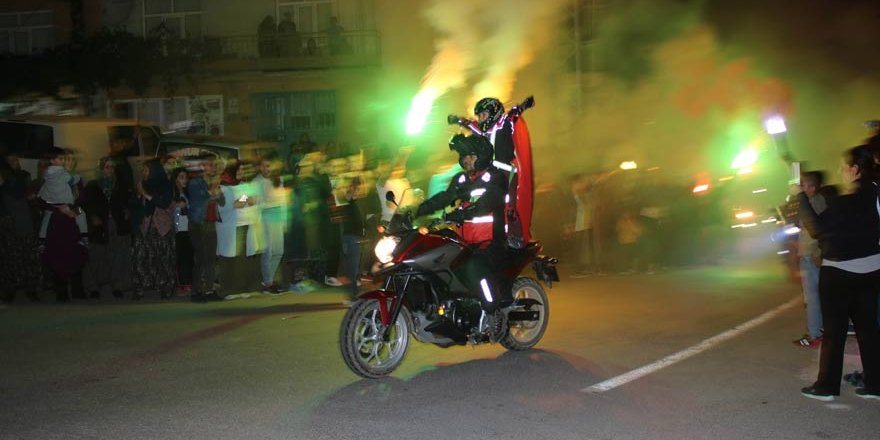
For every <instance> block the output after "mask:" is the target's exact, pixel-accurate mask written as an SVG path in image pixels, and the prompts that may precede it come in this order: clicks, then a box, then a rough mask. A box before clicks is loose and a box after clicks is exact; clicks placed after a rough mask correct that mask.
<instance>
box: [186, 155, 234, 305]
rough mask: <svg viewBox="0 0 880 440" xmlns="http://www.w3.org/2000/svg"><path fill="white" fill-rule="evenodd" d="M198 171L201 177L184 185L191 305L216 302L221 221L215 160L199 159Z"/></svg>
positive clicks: (222, 202)
mask: <svg viewBox="0 0 880 440" xmlns="http://www.w3.org/2000/svg"><path fill="white" fill-rule="evenodd" d="M198 161H199V164H198V168H199V169H200V171H201V173H199V174H196V175H195V176H193V177H192V178H191V179H190V181H189V184H188V185H187V191H188V192H189V237H190V240H191V241H192V246H193V259H194V263H195V264H194V267H193V294H192V295H191V296H190V299H191V300H192V301H194V302H206V301H213V300H218V299H220V297H218V296H217V294H216V293H215V292H214V279H216V277H217V274H216V271H215V269H214V268H215V263H216V261H215V260H216V259H217V232H216V227H215V223H216V222H218V221H220V220H221V219H220V215H219V213H218V210H217V207H218V206H220V205H223V204H224V202H225V199H224V198H223V193H222V192H221V191H220V186H219V184H218V181H217V167H216V166H215V164H214V156H200V157H199V158H198Z"/></svg>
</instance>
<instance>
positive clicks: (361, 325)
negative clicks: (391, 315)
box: [339, 299, 411, 379]
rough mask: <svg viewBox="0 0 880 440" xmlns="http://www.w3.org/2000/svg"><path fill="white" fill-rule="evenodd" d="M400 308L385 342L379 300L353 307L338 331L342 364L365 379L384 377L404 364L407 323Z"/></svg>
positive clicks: (406, 345) (371, 300)
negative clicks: (343, 362)
mask: <svg viewBox="0 0 880 440" xmlns="http://www.w3.org/2000/svg"><path fill="white" fill-rule="evenodd" d="M407 316H408V315H407V311H406V309H402V310H401V311H400V314H399V315H398V317H397V321H396V322H395V323H393V324H392V328H391V332H390V334H389V337H388V339H387V340H386V339H385V338H383V337H382V335H383V333H384V331H385V326H383V325H382V319H381V317H380V314H379V301H377V300H375V299H368V300H360V301H357V302H355V303H354V304H352V306H351V308H350V309H349V310H348V312H347V313H346V314H345V317H344V318H343V319H342V326H341V328H340V329H339V348H340V350H341V351H342V359H343V360H344V361H345V365H347V366H348V368H350V369H351V371H353V372H354V373H355V374H357V375H358V376H361V377H365V378H367V379H377V378H380V377H383V376H387V375H388V374H391V372H392V371H394V370H395V369H396V368H397V366H398V365H400V363H401V362H403V358H404V355H406V349H407V347H408V346H409V332H410V328H411V325H410V320H409V319H408V318H407Z"/></svg>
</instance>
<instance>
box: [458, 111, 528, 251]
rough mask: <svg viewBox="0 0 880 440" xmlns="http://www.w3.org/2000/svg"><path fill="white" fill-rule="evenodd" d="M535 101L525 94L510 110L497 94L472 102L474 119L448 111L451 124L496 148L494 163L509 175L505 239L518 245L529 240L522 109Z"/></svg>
mask: <svg viewBox="0 0 880 440" xmlns="http://www.w3.org/2000/svg"><path fill="white" fill-rule="evenodd" d="M534 105H535V99H534V98H533V97H531V96H529V97H528V98H526V100H525V101H523V102H522V103H521V104H520V105H517V106H514V107H513V108H511V109H510V111H508V112H506V113H505V111H504V105H503V104H502V103H501V101H500V100H498V99H497V98H483V99H481V100H479V101H477V104H476V105H475V106H474V114H475V115H476V116H477V120H476V121H472V120H469V119H466V118H460V117H458V116H455V115H449V117H448V118H447V121H448V122H449V123H450V124H459V125H461V126H462V127H465V128H467V129H469V130H470V131H472V132H474V133H475V134H477V135H480V136H483V137H485V138H487V139H489V141H490V142H491V143H492V145H493V147H494V152H495V162H493V164H494V165H495V166H496V167H498V168H500V169H501V170H503V171H504V172H505V177H507V178H508V181H509V183H508V187H507V188H508V189H507V193H508V196H509V197H508V200H507V208H506V209H507V221H508V237H507V238H508V243H509V244H510V246H511V247H514V248H521V247H523V246H524V245H525V244H526V243H528V242H529V241H531V232H530V227H531V218H532V197H533V194H532V192H533V191H532V187H533V178H532V152H531V142H530V140H529V131H528V128H527V126H526V123H525V120H524V119H523V118H522V112H523V111H525V110H526V109H529V108H531V107H532V106H534Z"/></svg>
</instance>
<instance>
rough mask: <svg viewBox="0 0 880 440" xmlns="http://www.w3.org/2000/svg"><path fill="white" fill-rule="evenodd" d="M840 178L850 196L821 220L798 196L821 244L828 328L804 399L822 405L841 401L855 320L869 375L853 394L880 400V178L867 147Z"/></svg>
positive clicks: (848, 157)
mask: <svg viewBox="0 0 880 440" xmlns="http://www.w3.org/2000/svg"><path fill="white" fill-rule="evenodd" d="M841 175H842V177H843V182H844V184H846V185H849V187H850V188H849V190H850V191H849V193H847V194H845V195H842V196H840V197H837V198H834V199H831V200H830V201H829V202H828V207H827V208H826V209H825V211H823V212H822V213H821V214H816V212H815V211H814V210H813V207H812V205H810V202H809V199H808V198H807V196H806V194H804V193H800V194H799V195H798V199H799V202H800V207H799V210H800V215H801V218H802V219H803V220H804V221H803V223H804V226H805V227H806V228H807V230H808V231H809V233H810V235H811V236H812V237H816V238H817V239H818V240H819V248H820V249H821V251H822V266H821V268H820V269H819V299H820V301H819V302H820V303H821V306H822V321H823V323H824V326H825V334H824V339H823V341H822V351H821V354H820V357H819V376H818V378H817V379H816V382H815V383H814V384H813V385H811V386H809V387H806V388H803V389H802V390H801V393H802V394H803V395H804V396H806V397H809V398H813V399H818V400H823V401H830V400H834V396H838V395H840V379H841V375H842V372H843V371H842V370H843V349H844V346H845V345H846V334H847V328H848V323H849V321H850V320H852V322H853V324H854V325H855V330H856V339H857V340H858V343H859V354H860V356H861V358H862V368H864V375H865V386H864V387H862V388H856V390H855V394H856V395H857V396H859V397H862V398H869V399H880V329H878V326H877V296H878V292H880V244H878V242H880V213H878V210H880V206H878V201H877V185H876V181H877V178H878V177H880V176H878V172H877V166H876V165H875V163H874V157H873V154H872V153H871V150H870V148H869V147H868V146H867V145H859V146H857V147H854V148H851V149H850V150H848V151H847V152H846V153H844V155H843V163H842V164H841Z"/></svg>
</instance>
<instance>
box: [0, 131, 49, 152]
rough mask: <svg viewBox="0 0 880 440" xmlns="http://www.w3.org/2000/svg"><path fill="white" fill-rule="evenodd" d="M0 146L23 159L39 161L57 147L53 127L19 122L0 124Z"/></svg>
mask: <svg viewBox="0 0 880 440" xmlns="http://www.w3.org/2000/svg"><path fill="white" fill-rule="evenodd" d="M0 139H2V140H0V145H4V144H5V146H6V147H7V148H9V151H10V152H12V153H15V154H17V155H19V156H20V157H22V158H28V159H39V158H40V157H42V155H43V154H45V153H47V152H48V151H49V149H50V148H52V146H54V145H55V137H54V134H53V130H52V127H49V126H48V125H39V124H26V123H18V122H0Z"/></svg>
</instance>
